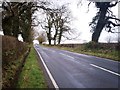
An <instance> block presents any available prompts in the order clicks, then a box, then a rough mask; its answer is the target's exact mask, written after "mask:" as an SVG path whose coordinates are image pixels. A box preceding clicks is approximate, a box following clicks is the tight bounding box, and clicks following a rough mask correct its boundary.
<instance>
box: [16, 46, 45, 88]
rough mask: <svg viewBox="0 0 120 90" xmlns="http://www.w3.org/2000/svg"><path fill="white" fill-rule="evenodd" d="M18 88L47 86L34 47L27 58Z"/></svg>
mask: <svg viewBox="0 0 120 90" xmlns="http://www.w3.org/2000/svg"><path fill="white" fill-rule="evenodd" d="M17 88H47V85H46V83H45V78H44V76H43V72H42V70H41V69H40V66H39V64H38V61H37V58H36V53H35V50H34V49H33V48H32V49H31V52H30V54H29V56H28V58H27V60H26V63H25V66H24V68H23V71H22V73H21V75H20V78H19V82H18V85H17Z"/></svg>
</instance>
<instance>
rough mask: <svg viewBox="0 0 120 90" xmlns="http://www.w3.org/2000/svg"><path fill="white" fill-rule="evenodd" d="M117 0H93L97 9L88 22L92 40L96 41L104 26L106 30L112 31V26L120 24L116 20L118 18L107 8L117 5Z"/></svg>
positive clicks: (119, 20)
mask: <svg viewBox="0 0 120 90" xmlns="http://www.w3.org/2000/svg"><path fill="white" fill-rule="evenodd" d="M117 3H118V2H115V1H114V2H95V5H96V7H97V8H98V9H99V10H98V12H97V14H96V16H95V17H94V18H93V20H92V22H91V23H90V24H89V25H90V26H91V27H92V31H93V34H92V41H94V42H98V40H99V37H100V34H101V32H102V30H103V28H105V29H106V30H107V31H108V32H111V33H114V31H113V30H114V29H113V28H114V27H116V26H120V24H119V23H118V22H120V19H118V18H116V16H114V15H113V12H112V11H111V10H110V9H109V8H112V7H114V6H116V5H117Z"/></svg>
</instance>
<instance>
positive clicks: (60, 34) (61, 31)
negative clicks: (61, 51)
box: [58, 29, 63, 44]
mask: <svg viewBox="0 0 120 90" xmlns="http://www.w3.org/2000/svg"><path fill="white" fill-rule="evenodd" d="M62 33H63V29H61V30H60V33H59V38H58V44H60V42H61V38H62Z"/></svg>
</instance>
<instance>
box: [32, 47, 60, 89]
mask: <svg viewBox="0 0 120 90" xmlns="http://www.w3.org/2000/svg"><path fill="white" fill-rule="evenodd" d="M34 48H35V47H34ZM35 50H36V48H35ZM36 51H37V50H36ZM37 53H38V55H39V57H40V59H41V61H42V63H43V65H44V67H45V69H46V71H47V73H48V76H49V77H50V79H51V81H52V83H53V86H54V87H55V89H56V90H59V87H58V85H57V83H56V81H55V79H54V78H53V76H52V74H51V73H50V71H49V69H48V67H47V65H46V64H45V62H44V60H43V58H42V56H41V55H40V53H39V52H38V51H37Z"/></svg>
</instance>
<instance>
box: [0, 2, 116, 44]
mask: <svg viewBox="0 0 120 90" xmlns="http://www.w3.org/2000/svg"><path fill="white" fill-rule="evenodd" d="M50 1H52V2H53V3H55V5H62V4H65V3H70V4H69V8H70V10H71V12H72V16H73V17H74V20H73V21H72V25H71V26H72V28H75V31H77V33H78V34H79V33H81V34H80V36H79V37H78V38H77V39H74V40H66V41H64V40H63V41H64V42H63V43H83V42H89V41H91V37H92V33H91V32H90V26H89V22H91V21H92V18H93V17H94V16H95V14H96V12H97V8H96V7H95V6H94V3H91V5H90V7H89V12H87V11H88V3H89V2H88V1H86V0H82V1H83V2H82V6H81V5H79V6H77V4H78V2H79V1H80V0H50ZM112 11H113V12H114V14H115V15H118V6H116V7H113V8H112ZM37 14H38V15H37V16H38V18H39V17H41V14H40V13H39V12H38V13H37ZM35 29H37V30H39V31H41V30H42V29H41V28H40V26H38V27H36V28H35ZM0 33H1V32H0ZM73 37H76V36H73ZM109 37H111V39H112V41H115V40H117V39H116V38H117V37H118V34H111V33H108V32H106V31H104V30H103V32H102V33H101V36H100V38H99V41H100V42H106V41H107V39H106V38H109Z"/></svg>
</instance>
